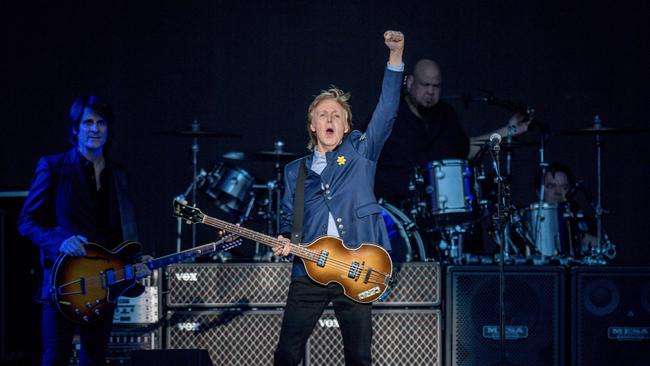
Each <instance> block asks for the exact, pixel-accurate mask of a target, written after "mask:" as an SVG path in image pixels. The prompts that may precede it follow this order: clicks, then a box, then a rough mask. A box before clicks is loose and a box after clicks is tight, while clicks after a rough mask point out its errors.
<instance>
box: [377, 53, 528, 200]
mask: <svg viewBox="0 0 650 366" xmlns="http://www.w3.org/2000/svg"><path fill="white" fill-rule="evenodd" d="M441 85H442V76H441V73H440V67H439V66H438V64H437V63H436V62H435V61H432V60H429V59H422V60H419V61H418V62H416V63H415V66H414V68H413V73H412V74H410V75H408V77H407V79H406V93H405V95H404V97H403V98H402V100H401V104H400V108H399V112H398V114H397V120H396V121H395V124H394V126H393V131H392V132H391V135H390V137H389V138H388V141H386V144H385V145H384V149H383V150H382V153H381V156H380V157H379V161H378V165H377V174H376V180H375V193H376V196H377V198H384V199H385V200H387V201H389V202H391V203H393V204H397V205H400V203H402V202H403V201H405V200H408V199H410V198H412V196H413V194H412V193H411V192H410V191H409V189H408V186H409V180H410V179H411V176H412V173H413V169H414V168H415V167H418V166H421V165H424V164H425V163H427V162H430V161H434V160H443V159H468V158H471V157H473V156H474V155H476V153H477V152H478V150H479V148H478V147H477V146H473V145H470V141H474V140H480V139H487V138H488V137H489V136H490V134H492V133H495V132H496V133H499V134H500V135H501V136H507V135H508V133H511V134H513V135H517V134H520V133H523V132H525V131H526V130H527V127H528V122H525V121H523V117H522V116H519V115H515V116H513V117H512V118H510V120H509V121H508V123H507V124H506V125H505V126H503V127H501V128H499V129H497V130H496V131H492V132H489V133H487V134H484V135H481V136H476V137H473V138H471V139H470V137H469V136H468V135H467V133H466V132H465V130H464V129H463V127H462V126H461V125H460V123H459V121H458V115H457V114H456V111H454V109H453V108H452V106H451V105H449V104H447V103H445V102H443V101H440V92H441Z"/></svg>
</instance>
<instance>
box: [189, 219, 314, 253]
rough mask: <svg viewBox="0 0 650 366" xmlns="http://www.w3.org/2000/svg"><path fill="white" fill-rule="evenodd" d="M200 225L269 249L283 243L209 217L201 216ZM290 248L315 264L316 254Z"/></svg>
mask: <svg viewBox="0 0 650 366" xmlns="http://www.w3.org/2000/svg"><path fill="white" fill-rule="evenodd" d="M201 223H203V224H207V225H210V226H213V227H216V228H219V229H222V230H225V231H227V232H230V233H233V234H236V235H239V236H243V237H244V238H248V239H251V240H255V241H256V242H258V243H260V244H264V245H266V246H269V247H271V248H277V247H282V246H284V242H281V241H280V240H278V239H276V238H274V237H272V236H268V235H265V234H262V233H259V232H257V231H255V230H251V229H247V228H245V227H241V226H238V225H235V224H231V223H229V222H227V221H223V220H219V219H216V218H214V217H210V216H208V215H206V214H203V218H202V219H201ZM290 246H291V251H290V253H291V254H293V255H295V256H298V257H300V258H303V259H306V260H308V261H312V262H316V261H317V260H318V253H316V252H314V251H312V250H309V249H307V248H304V247H302V246H300V245H296V244H290Z"/></svg>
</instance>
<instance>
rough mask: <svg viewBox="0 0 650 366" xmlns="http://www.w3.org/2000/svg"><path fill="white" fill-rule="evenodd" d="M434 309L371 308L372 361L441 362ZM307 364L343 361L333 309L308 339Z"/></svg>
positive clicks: (438, 325) (326, 365) (411, 364)
mask: <svg viewBox="0 0 650 366" xmlns="http://www.w3.org/2000/svg"><path fill="white" fill-rule="evenodd" d="M440 337H441V317H440V310H437V309H373V310H372V349H371V352H372V364H373V365H375V366H381V365H386V366H393V365H408V366H418V365H422V366H424V365H426V366H436V365H441V362H442V358H441V343H440V342H441V339H440ZM305 357H306V358H307V361H308V362H307V363H306V366H331V365H343V364H344V363H345V362H344V357H343V339H342V338H341V331H340V330H339V323H338V321H337V320H336V317H335V316H334V310H326V311H325V312H324V313H323V315H322V316H321V318H320V319H319V320H318V323H316V327H315V328H314V332H313V333H312V335H311V337H310V338H309V341H308V342H307V352H306V356H305Z"/></svg>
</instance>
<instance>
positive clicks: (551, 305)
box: [445, 266, 565, 366]
mask: <svg viewBox="0 0 650 366" xmlns="http://www.w3.org/2000/svg"><path fill="white" fill-rule="evenodd" d="M446 291H447V297H446V300H445V305H446V309H445V310H446V328H445V333H446V337H445V343H446V345H445V347H446V348H445V349H446V356H445V358H446V361H447V362H446V364H447V365H451V366H473V365H486V366H492V365H500V364H501V363H500V352H499V346H500V343H501V342H500V335H501V332H500V326H499V319H500V311H499V309H500V307H499V271H498V268H497V267H495V266H452V267H449V268H448V270H447V289H446ZM564 299H565V294H564V268H561V267H539V266H512V267H511V266H508V267H506V270H505V316H506V321H505V323H506V327H505V338H506V339H505V342H504V344H505V356H506V360H505V364H506V365H513V366H515V365H522V366H523V365H526V366H536V365H539V366H551V365H555V366H561V365H564V363H565V354H564V329H565V327H564V326H565V323H564V310H565V301H564Z"/></svg>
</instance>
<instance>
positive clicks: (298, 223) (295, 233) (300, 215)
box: [291, 161, 307, 244]
mask: <svg viewBox="0 0 650 366" xmlns="http://www.w3.org/2000/svg"><path fill="white" fill-rule="evenodd" d="M306 176H307V168H306V167H305V161H300V168H298V180H297V181H296V192H295V194H294V196H293V224H292V226H291V242H292V243H293V244H300V241H301V240H302V223H303V219H304V218H305V177H306Z"/></svg>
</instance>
